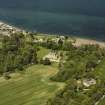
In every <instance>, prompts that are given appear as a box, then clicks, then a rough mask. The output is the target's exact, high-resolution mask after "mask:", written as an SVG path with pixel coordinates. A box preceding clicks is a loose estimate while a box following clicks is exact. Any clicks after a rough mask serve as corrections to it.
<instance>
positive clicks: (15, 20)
mask: <svg viewBox="0 0 105 105" xmlns="http://www.w3.org/2000/svg"><path fill="white" fill-rule="evenodd" d="M0 20H2V21H5V22H7V23H9V24H12V25H15V26H17V27H21V28H24V29H27V30H32V31H38V32H44V33H51V34H52V33H58V34H70V35H76V36H82V37H88V38H94V39H100V40H105V0H0Z"/></svg>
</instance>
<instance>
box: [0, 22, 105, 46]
mask: <svg viewBox="0 0 105 105" xmlns="http://www.w3.org/2000/svg"><path fill="white" fill-rule="evenodd" d="M1 24H4V25H5V26H6V27H9V28H12V29H15V30H17V31H25V32H26V31H27V30H24V29H22V28H19V27H15V26H14V25H11V24H8V23H6V22H3V21H1V20H0V25H1ZM4 28H5V27H4ZM39 34H41V35H45V36H47V35H48V36H49V35H54V36H59V34H50V33H49V34H48V33H40V32H39ZM61 36H62V35H61ZM70 37H72V38H75V39H76V42H75V43H74V45H75V46H77V47H78V46H81V45H86V44H90V45H95V44H98V45H99V46H100V47H102V48H104V47H105V42H103V41H97V40H94V39H88V38H83V37H76V36H73V35H72V36H70Z"/></svg>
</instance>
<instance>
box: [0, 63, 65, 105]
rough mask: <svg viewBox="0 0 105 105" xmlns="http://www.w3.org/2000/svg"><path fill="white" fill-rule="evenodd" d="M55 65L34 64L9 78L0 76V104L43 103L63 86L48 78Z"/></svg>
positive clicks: (35, 104)
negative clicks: (5, 78)
mask: <svg viewBox="0 0 105 105" xmlns="http://www.w3.org/2000/svg"><path fill="white" fill-rule="evenodd" d="M56 72H57V66H56V65H55V64H53V65H52V66H43V65H34V66H31V67H29V68H28V69H26V71H25V72H23V73H14V74H11V77H12V78H11V79H10V80H4V79H3V78H2V77H1V78H0V105H44V104H45V103H46V101H47V100H48V99H49V98H50V97H53V95H54V93H55V92H56V91H57V90H58V89H59V88H62V87H63V86H64V84H63V83H56V82H52V81H50V80H49V77H51V76H53V75H54V74H55V73H56Z"/></svg>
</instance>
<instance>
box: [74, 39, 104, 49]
mask: <svg viewBox="0 0 105 105" xmlns="http://www.w3.org/2000/svg"><path fill="white" fill-rule="evenodd" d="M75 39H76V42H75V43H74V45H75V46H77V47H78V46H81V45H86V44H89V45H95V44H98V45H99V46H100V47H102V48H103V47H105V43H104V42H101V41H96V40H92V39H85V38H79V37H76V38H75Z"/></svg>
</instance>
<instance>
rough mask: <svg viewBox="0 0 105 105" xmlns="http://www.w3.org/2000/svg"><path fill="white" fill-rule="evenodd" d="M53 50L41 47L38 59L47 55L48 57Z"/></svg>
mask: <svg viewBox="0 0 105 105" xmlns="http://www.w3.org/2000/svg"><path fill="white" fill-rule="evenodd" d="M50 51H51V50H50V49H46V48H44V47H40V50H39V51H38V58H40V59H41V58H43V57H44V56H45V55H47V54H48V53H49V52H50Z"/></svg>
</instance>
